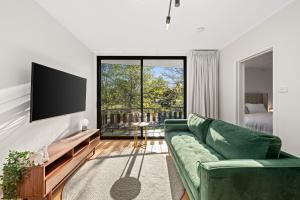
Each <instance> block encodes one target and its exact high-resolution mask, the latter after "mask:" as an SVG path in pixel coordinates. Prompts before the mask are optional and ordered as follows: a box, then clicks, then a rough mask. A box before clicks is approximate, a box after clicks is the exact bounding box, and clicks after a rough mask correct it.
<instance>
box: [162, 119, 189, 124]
mask: <svg viewBox="0 0 300 200" xmlns="http://www.w3.org/2000/svg"><path fill="white" fill-rule="evenodd" d="M165 124H187V119H166V120H165Z"/></svg>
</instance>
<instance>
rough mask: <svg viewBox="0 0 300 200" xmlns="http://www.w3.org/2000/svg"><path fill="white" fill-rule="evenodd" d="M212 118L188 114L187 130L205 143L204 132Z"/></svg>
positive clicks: (205, 132)
mask: <svg viewBox="0 0 300 200" xmlns="http://www.w3.org/2000/svg"><path fill="white" fill-rule="evenodd" d="M212 121H213V119H209V118H205V117H202V116H200V115H197V114H190V115H189V117H188V121H187V124H188V128H189V130H190V131H191V132H192V133H193V134H194V135H195V136H196V137H197V138H198V139H199V140H201V141H202V142H204V143H205V138H206V134H207V131H208V128H209V124H210V123H211V122H212Z"/></svg>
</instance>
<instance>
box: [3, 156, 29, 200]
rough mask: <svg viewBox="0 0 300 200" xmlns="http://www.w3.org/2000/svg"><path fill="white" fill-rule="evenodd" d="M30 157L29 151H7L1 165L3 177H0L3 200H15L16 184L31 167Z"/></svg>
mask: <svg viewBox="0 0 300 200" xmlns="http://www.w3.org/2000/svg"><path fill="white" fill-rule="evenodd" d="M30 155H32V152H29V151H24V152H18V151H9V154H8V157H7V158H6V162H5V163H4V165H3V176H0V186H1V187H2V190H3V199H17V184H18V183H19V182H20V181H22V178H23V177H24V176H25V175H26V173H27V169H28V167H31V166H33V162H32V161H30V160H29V157H30Z"/></svg>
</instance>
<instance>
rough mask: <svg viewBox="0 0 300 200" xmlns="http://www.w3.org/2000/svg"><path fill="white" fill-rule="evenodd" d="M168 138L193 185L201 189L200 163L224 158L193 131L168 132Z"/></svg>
mask: <svg viewBox="0 0 300 200" xmlns="http://www.w3.org/2000/svg"><path fill="white" fill-rule="evenodd" d="M166 140H167V142H168V143H169V145H171V147H172V148H173V150H174V151H173V153H174V154H176V157H177V158H178V160H179V162H180V165H181V166H182V167H183V169H184V170H185V172H186V174H188V178H189V179H190V180H191V182H192V184H193V187H194V188H195V189H196V191H199V190H198V189H199V187H200V178H199V175H198V166H199V164H200V163H204V162H212V161H219V160H223V159H224V158H223V157H222V156H221V155H220V154H218V153H217V152H216V151H214V150H213V149H211V148H210V147H209V146H207V145H206V144H203V143H201V142H200V141H199V140H198V139H197V138H196V137H195V136H194V135H193V134H192V133H191V132H187V131H184V132H183V131H173V132H168V133H167V135H166Z"/></svg>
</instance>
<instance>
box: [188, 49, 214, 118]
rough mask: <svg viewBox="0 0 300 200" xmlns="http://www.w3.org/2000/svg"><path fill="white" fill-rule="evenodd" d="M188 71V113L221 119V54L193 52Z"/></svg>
mask: <svg viewBox="0 0 300 200" xmlns="http://www.w3.org/2000/svg"><path fill="white" fill-rule="evenodd" d="M187 71H188V88H187V89H188V112H189V113H198V114H200V115H202V116H206V117H210V118H215V119H217V118H218V117H219V112H218V111H219V108H218V104H219V99H218V84H219V52H218V51H201V50H194V51H192V57H191V63H190V65H189V68H188V69H187Z"/></svg>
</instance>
